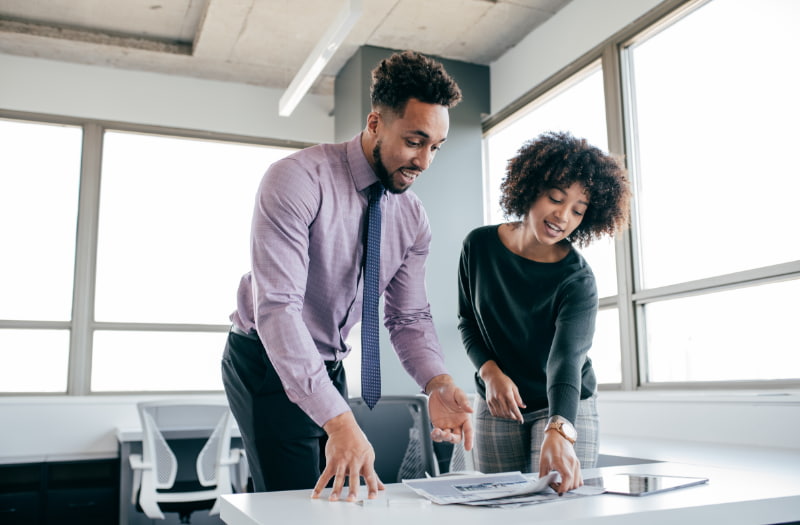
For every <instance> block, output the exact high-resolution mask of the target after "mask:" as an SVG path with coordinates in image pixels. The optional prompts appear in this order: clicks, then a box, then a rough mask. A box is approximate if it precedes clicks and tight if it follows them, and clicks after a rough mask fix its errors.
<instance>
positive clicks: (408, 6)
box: [0, 0, 569, 94]
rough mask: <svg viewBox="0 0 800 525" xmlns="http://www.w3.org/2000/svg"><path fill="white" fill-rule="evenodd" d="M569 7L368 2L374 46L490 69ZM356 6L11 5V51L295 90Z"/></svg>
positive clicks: (321, 89) (243, 1)
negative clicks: (340, 18)
mask: <svg viewBox="0 0 800 525" xmlns="http://www.w3.org/2000/svg"><path fill="white" fill-rule="evenodd" d="M568 3H569V0H362V14H361V17H360V18H359V19H358V21H357V22H356V25H355V26H354V28H353V30H352V31H351V32H350V34H349V36H348V37H347V39H346V40H345V41H344V43H343V44H342V45H341V46H340V48H339V50H338V51H337V52H336V53H335V55H334V56H333V58H332V59H331V60H330V62H329V63H328V65H327V66H326V68H325V69H324V70H323V73H322V74H321V75H320V77H319V78H318V79H317V81H316V82H315V83H314V84H313V86H312V87H311V90H310V91H311V92H312V93H318V94H331V93H332V92H333V81H334V78H335V76H336V74H337V73H338V71H339V70H340V69H341V68H342V67H343V66H344V65H345V63H346V62H347V60H348V59H349V58H350V57H351V56H352V55H353V53H354V52H355V51H356V50H357V49H358V48H359V47H360V46H363V45H371V46H377V47H386V48H391V49H415V50H418V51H421V52H423V53H426V54H430V55H436V56H441V57H444V58H449V59H453V60H460V61H464V62H470V63H475V64H484V65H488V64H490V63H491V62H492V61H494V60H496V59H497V58H499V57H500V56H502V55H503V53H504V52H505V51H507V50H508V49H509V48H511V47H513V46H514V45H515V44H517V43H518V42H519V41H520V40H521V39H522V38H523V37H525V36H526V35H527V34H528V33H530V32H531V31H532V30H533V29H534V28H536V27H537V26H538V25H540V24H541V23H542V22H544V21H545V20H547V19H548V18H550V17H551V16H552V15H553V14H554V13H556V12H557V11H558V10H559V9H561V8H562V7H564V6H565V5H566V4H568ZM347 4H348V0H0V53H6V54H12V55H23V56H30V57H42V58H47V59H52V60H63V61H68V62H78V63H82V64H92V65H100V66H106V67H117V68H123V69H132V70H140V71H152V72H160V73H169V74H176V75H185V76H191V77H197V78H205V79H214V80H222V81H229V82H241V83H247V84H254V85H258V86H265V87H270V88H276V89H285V88H286V87H287V86H288V85H289V83H290V82H291V81H292V79H293V78H294V76H295V75H296V73H297V72H298V70H299V69H300V68H301V66H302V65H303V63H304V62H305V60H306V58H307V57H308V55H309V53H311V51H312V50H313V49H314V47H315V46H316V44H317V42H318V40H319V39H320V37H321V36H322V35H323V34H324V33H325V32H326V30H327V29H328V27H329V26H330V24H331V23H332V21H333V20H334V19H335V18H336V16H337V15H338V14H339V12H340V11H342V9H344V8H345V6H346V5H347Z"/></svg>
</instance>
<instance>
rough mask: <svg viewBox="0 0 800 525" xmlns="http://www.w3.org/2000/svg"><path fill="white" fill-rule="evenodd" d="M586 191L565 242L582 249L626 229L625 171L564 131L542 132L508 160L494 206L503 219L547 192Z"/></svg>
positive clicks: (627, 192) (519, 215) (516, 215)
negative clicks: (577, 187)
mask: <svg viewBox="0 0 800 525" xmlns="http://www.w3.org/2000/svg"><path fill="white" fill-rule="evenodd" d="M575 182H577V183H579V184H581V185H583V187H584V188H586V192H587V193H588V195H589V206H588V208H587V210H586V213H585V214H584V216H583V220H582V221H581V223H580V225H579V226H578V227H577V228H575V231H574V232H572V234H571V235H570V236H569V237H568V240H569V241H570V242H572V243H575V244H577V245H578V246H586V245H588V244H589V243H591V242H592V240H594V239H598V238H600V237H602V236H603V235H609V236H613V235H614V233H615V232H616V231H618V230H620V229H622V228H624V227H625V226H627V224H628V213H629V207H630V185H629V183H628V178H627V175H626V172H625V169H624V168H622V166H621V165H620V163H619V162H618V161H617V160H616V159H615V158H613V157H611V156H610V155H608V154H606V153H604V152H603V151H601V150H600V149H599V148H596V147H595V146H592V145H590V144H588V143H587V142H586V139H579V138H575V137H573V136H572V135H571V134H570V133H568V132H553V131H550V132H547V133H543V134H542V135H540V136H538V137H537V138H535V139H534V140H531V141H528V142H526V143H525V144H524V145H523V146H522V148H520V150H519V151H518V152H517V155H516V156H515V157H513V158H512V159H511V160H509V161H508V167H507V170H506V177H505V179H504V180H503V183H502V184H501V186H500V190H501V193H502V195H501V197H500V206H501V207H502V209H503V212H504V214H505V216H506V218H507V219H511V218H514V219H515V220H516V219H520V218H523V217H525V216H526V215H527V213H528V211H529V210H530V208H531V206H532V205H533V203H534V202H535V201H536V199H537V198H539V196H540V195H542V193H544V192H545V191H547V190H549V189H550V188H561V189H566V188H568V187H570V186H571V185H572V184H573V183H575Z"/></svg>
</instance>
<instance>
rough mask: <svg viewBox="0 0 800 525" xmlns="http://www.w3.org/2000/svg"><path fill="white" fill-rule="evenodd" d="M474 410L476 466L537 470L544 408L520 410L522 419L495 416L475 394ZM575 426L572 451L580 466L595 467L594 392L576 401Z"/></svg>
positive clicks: (488, 470) (596, 426)
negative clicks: (573, 449) (576, 438)
mask: <svg viewBox="0 0 800 525" xmlns="http://www.w3.org/2000/svg"><path fill="white" fill-rule="evenodd" d="M474 410H475V412H474V416H475V447H474V456H473V458H474V462H475V469H476V470H478V471H480V472H483V473H485V474H489V473H493V472H513V471H517V470H519V471H520V472H523V473H531V472H532V473H534V474H538V473H539V455H540V452H541V446H542V441H543V440H544V429H545V426H546V425H547V420H548V409H547V408H543V409H541V410H536V411H534V412H528V413H523V414H522V416H523V420H524V421H523V423H519V422H518V421H512V420H510V419H503V418H497V417H494V416H493V415H492V414H491V412H489V405H487V404H486V401H485V400H484V399H483V398H482V397H481V396H476V398H475V406H474ZM575 429H576V430H577V431H578V441H577V442H576V443H575V453H576V455H577V456H578V460H579V461H580V462H581V468H594V467H595V466H597V456H598V453H599V445H598V441H599V423H598V415H597V396H596V395H594V396H591V397H589V398H586V399H582V400H581V401H580V402H579V403H578V417H577V420H576V422H575Z"/></svg>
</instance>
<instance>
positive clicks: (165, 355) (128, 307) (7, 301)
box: [0, 120, 294, 393]
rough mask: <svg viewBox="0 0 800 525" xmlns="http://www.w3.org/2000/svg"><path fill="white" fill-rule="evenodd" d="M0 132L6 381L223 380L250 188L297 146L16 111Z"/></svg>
mask: <svg viewBox="0 0 800 525" xmlns="http://www.w3.org/2000/svg"><path fill="white" fill-rule="evenodd" d="M87 129H91V130H94V131H93V132H90V133H87V132H86V130H87ZM84 136H86V139H84V138H83V137H84ZM0 140H2V141H3V144H5V145H10V146H9V147H8V148H4V151H3V155H2V156H0V219H1V220H2V224H3V228H2V236H0V242H2V246H3V248H4V257H2V258H0V285H2V290H3V293H2V295H3V301H2V302H0V385H2V387H0V388H1V389H2V391H3V392H52V393H66V392H69V393H88V392H129V391H137V392H141V391H216V390H222V381H221V378H220V372H219V366H220V365H219V363H220V356H221V353H222V349H223V347H224V344H225V337H226V335H227V327H228V325H229V323H230V321H229V319H228V316H229V315H230V313H231V312H232V311H233V310H234V309H235V308H236V289H237V287H238V283H239V278H240V277H241V276H242V274H244V273H245V272H247V271H248V269H249V266H250V264H249V235H250V219H251V215H252V209H253V204H254V202H255V193H256V188H257V186H258V184H259V182H260V180H261V177H262V175H263V173H264V172H265V170H266V168H267V167H268V166H269V164H271V163H272V162H274V161H275V160H277V159H279V158H282V157H284V156H285V155H287V154H289V153H291V152H292V151H294V149H291V148H286V147H281V148H277V147H268V146H262V145H255V144H245V143H241V142H230V141H221V140H200V139H193V138H187V137H178V136H166V135H161V134H154V133H145V132H132V131H121V130H105V129H102V128H101V127H100V126H99V125H97V124H95V123H89V124H81V123H78V124H76V125H53V124H40V123H33V122H23V121H14V120H0ZM83 140H85V141H86V144H84V143H83V142H82V141H83ZM92 151H95V152H97V153H96V155H97V156H96V158H90V159H89V160H88V161H87V159H86V158H84V159H83V164H84V165H83V166H82V154H83V155H84V156H86V155H88V156H89V157H91V156H92V153H85V152H92ZM45 153H46V154H45ZM101 158H102V161H100V159H101ZM91 165H95V166H97V167H98V168H95V169H92V168H91ZM92 195H95V197H94V198H92ZM79 203H80V206H79ZM93 217H96V225H97V227H96V230H95V229H94V228H93V227H92V224H94V223H95V221H94V220H92V218H93ZM76 231H77V236H76ZM79 238H82V239H84V240H85V241H86V242H84V243H81V242H79V241H78V239H79ZM87 254H88V255H87ZM82 257H84V260H86V261H88V262H86V264H85V265H86V266H90V267H91V268H92V270H89V271H88V273H89V274H90V275H88V276H87V277H86V278H79V277H78V275H79V274H80V273H81V271H83V270H84V268H80V269H79V271H76V260H77V261H81V260H82V259H81V258H82ZM73 304H75V305H84V304H88V305H91V306H90V307H89V310H90V311H91V312H90V313H89V314H87V315H84V316H80V315H75V314H74V313H73V309H76V307H74V306H73ZM77 310H80V307H77ZM42 363H47V366H46V367H43V366H41V364H42ZM73 374H74V375H75V376H77V377H81V379H80V380H78V383H77V384H74V382H75V380H74V379H70V377H71V376H73Z"/></svg>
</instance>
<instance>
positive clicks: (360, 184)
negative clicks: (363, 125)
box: [347, 133, 378, 191]
mask: <svg viewBox="0 0 800 525" xmlns="http://www.w3.org/2000/svg"><path fill="white" fill-rule="evenodd" d="M347 163H348V164H349V165H350V174H351V175H352V177H353V185H354V186H355V188H356V190H357V191H364V190H365V189H367V188H368V187H370V186H372V185H373V184H375V183H376V182H378V176H377V175H375V172H374V171H373V170H372V166H370V165H369V162H368V161H367V156H366V155H365V154H364V150H363V149H362V147H361V133H359V134H358V135H356V136H355V137H354V138H353V139H352V140H351V141H350V142H348V143H347Z"/></svg>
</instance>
